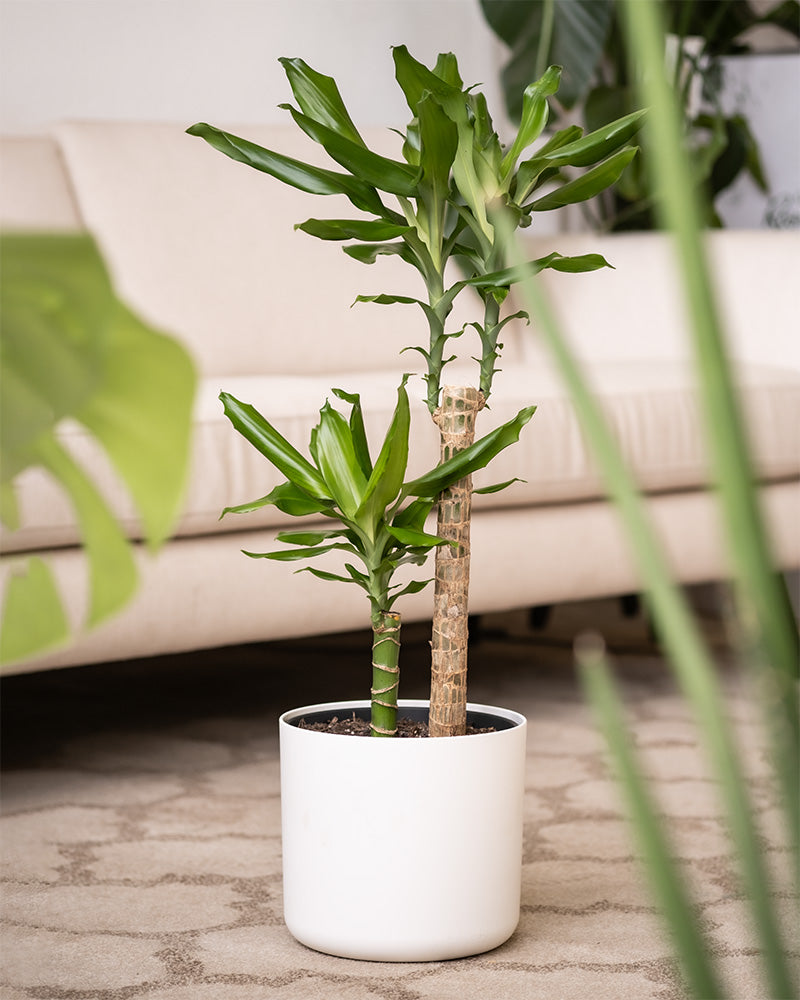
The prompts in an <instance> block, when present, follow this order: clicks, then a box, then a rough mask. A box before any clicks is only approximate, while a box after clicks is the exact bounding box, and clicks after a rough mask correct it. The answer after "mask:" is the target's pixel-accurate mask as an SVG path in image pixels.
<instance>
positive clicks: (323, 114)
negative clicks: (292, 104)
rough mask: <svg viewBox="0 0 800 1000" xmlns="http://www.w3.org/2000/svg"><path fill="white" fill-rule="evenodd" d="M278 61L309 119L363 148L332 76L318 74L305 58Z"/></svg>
mask: <svg viewBox="0 0 800 1000" xmlns="http://www.w3.org/2000/svg"><path fill="white" fill-rule="evenodd" d="M278 62H280V64H281V65H282V66H283V69H284V71H285V73H286V76H287V78H288V80H289V85H290V86H291V88H292V93H293V94H294V96H295V100H296V101H297V103H298V104H299V105H300V107H301V108H302V110H303V112H304V113H305V114H307V115H308V117H309V118H313V119H314V120H315V121H318V122H320V123H321V124H323V125H327V126H328V128H331V129H333V130H334V131H335V132H338V133H339V135H342V136H344V137H345V138H346V139H349V140H350V141H351V142H355V143H358V144H359V145H361V146H363V145H364V140H363V139H362V138H361V135H360V134H359V131H358V129H357V128H356V127H355V125H354V124H353V120H352V118H351V117H350V114H349V112H348V110H347V108H346V107H345V103H344V101H343V100H342V95H341V94H340V93H339V88H338V86H337V85H336V81H335V80H334V79H333V77H331V76H325V75H324V74H323V73H318V72H317V71H316V70H315V69H312V68H311V67H310V66H309V65H308V63H307V62H305V61H304V60H303V59H288V58H286V57H284V58H281V59H279V60H278Z"/></svg>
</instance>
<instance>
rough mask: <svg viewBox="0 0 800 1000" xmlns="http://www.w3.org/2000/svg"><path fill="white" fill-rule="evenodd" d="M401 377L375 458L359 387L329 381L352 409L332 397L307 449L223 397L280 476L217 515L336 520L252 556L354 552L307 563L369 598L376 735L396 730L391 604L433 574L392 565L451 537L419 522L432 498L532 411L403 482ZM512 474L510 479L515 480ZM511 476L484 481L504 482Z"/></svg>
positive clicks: (507, 438) (483, 459) (417, 559)
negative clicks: (323, 565) (270, 512)
mask: <svg viewBox="0 0 800 1000" xmlns="http://www.w3.org/2000/svg"><path fill="white" fill-rule="evenodd" d="M405 383H406V378H404V379H403V381H402V382H401V384H400V386H399V388H398V390H397V405H396V407H395V410H394V413H393V415H392V419H391V421H390V424H389V428H388V430H387V432H386V436H385V438H384V440H383V444H382V445H381V449H380V451H379V453H378V456H377V458H376V459H375V461H374V462H373V460H372V458H371V457H370V450H369V445H368V442H367V435H366V430H365V427H364V419H363V414H362V409H361V400H360V398H359V396H358V395H357V394H355V393H348V392H345V391H343V390H341V389H333V390H332V392H333V394H334V395H335V396H336V397H337V398H338V399H340V400H341V401H343V402H344V403H346V404H349V406H350V413H349V416H346V415H345V414H343V413H342V412H340V411H339V410H338V409H336V408H334V407H333V406H331V404H330V403H329V402H326V403H325V405H324V406H323V407H322V409H321V410H320V420H319V423H318V424H317V425H316V426H315V427H314V428H313V430H312V432H311V439H310V442H309V457H308V458H306V457H305V456H304V455H303V454H302V453H301V452H299V451H298V450H297V449H296V448H295V447H294V446H293V445H292V444H290V443H289V442H288V441H287V440H286V439H285V438H284V437H283V436H282V435H281V434H280V433H279V432H278V431H277V430H276V429H275V427H273V426H272V424H270V423H269V421H268V420H267V419H266V418H265V417H263V416H262V415H261V414H260V413H259V412H258V411H257V410H256V409H255V408H254V407H253V406H251V405H250V404H248V403H242V402H240V401H239V400H237V399H235V398H234V397H233V396H231V395H230V394H229V393H225V392H223V393H222V394H221V396H220V398H221V400H222V402H223V405H224V408H225V413H226V415H227V416H228V418H229V419H230V421H231V423H232V424H233V426H234V427H235V428H236V430H237V431H239V432H240V433H241V434H242V435H243V436H244V437H245V438H246V439H247V440H248V441H249V442H250V443H251V444H252V445H254V446H255V447H256V448H257V449H258V450H259V451H260V452H261V454H262V455H264V457H265V458H267V459H268V460H269V461H270V462H271V463H272V465H273V466H274V467H275V468H276V469H277V470H278V471H279V472H280V473H281V474H282V475H283V476H285V477H286V481H285V482H284V483H281V484H280V485H279V486H277V487H276V488H275V489H274V490H272V491H271V492H270V493H269V494H267V496H265V497H261V498H260V499H259V500H255V501H253V502H250V503H245V504H241V505H239V506H236V507H229V508H226V510H225V511H224V512H223V513H248V512H251V511H253V510H257V509H259V508H261V507H266V506H274V507H277V508H278V509H279V510H281V511H282V512H283V513H285V514H289V515H292V516H296V517H304V516H307V515H318V516H322V517H325V518H328V519H330V520H331V521H333V522H335V526H334V527H331V528H330V529H328V530H318V529H316V528H311V529H305V530H300V531H282V532H280V533H279V534H278V536H277V538H278V541H280V542H283V543H285V544H286V545H288V546H290V547H289V548H286V549H280V550H278V551H275V552H265V553H254V552H248V553H246V554H247V555H249V556H251V557H253V558H256V559H258V558H264V559H277V560H280V561H294V560H307V559H313V558H314V557H316V556H320V555H324V554H325V553H328V552H331V551H333V550H338V551H342V552H345V553H347V555H348V556H350V557H351V558H355V559H356V560H357V561H358V562H359V563H360V567H358V566H355V565H353V563H352V562H346V563H345V566H344V569H345V573H346V575H344V574H341V573H332V572H330V571H328V570H322V569H319V568H318V567H316V566H304V567H302V569H303V570H306V571H308V572H310V573H313V574H314V576H317V577H319V578H320V579H322V580H330V581H335V582H341V583H349V584H355V585H356V586H358V587H361V589H362V590H364V591H365V592H366V595H367V597H368V598H369V603H370V609H371V619H372V632H373V647H372V648H373V656H372V671H373V672H372V691H371V731H372V734H373V735H374V736H394V735H395V733H396V731H397V691H398V684H399V652H400V615H399V614H398V613H397V612H396V611H395V610H394V604H395V602H396V601H397V599H398V598H399V597H402V596H403V594H409V593H417V592H418V591H420V590H422V589H423V588H424V587H425V586H426V585H427V584H428V583H430V582H431V581H430V580H412V581H411V582H410V583H405V584H403V583H398V584H393V583H392V580H393V578H394V574H395V571H396V570H397V569H399V567H401V566H403V565H406V564H409V563H410V564H413V565H417V566H419V565H422V564H423V563H424V562H425V560H426V559H427V557H428V554H429V553H430V551H431V549H434V548H437V547H439V546H442V545H445V544H447V540H446V539H444V538H440V537H439V536H437V535H433V534H430V533H428V532H427V531H426V530H425V522H426V520H427V518H428V515H429V514H430V512H431V510H432V508H433V506H434V503H435V501H436V497H437V496H438V495H439V494H440V493H441V491H442V490H444V489H447V488H448V487H449V486H450V485H452V483H454V482H456V481H457V480H459V479H462V478H463V477H464V476H467V475H471V474H472V473H473V472H476V471H477V470H478V469H482V468H485V467H486V465H487V464H488V463H489V462H490V461H491V460H492V458H493V457H494V456H495V455H497V454H498V453H499V452H501V451H502V450H503V449H505V448H507V447H508V446H509V445H511V444H513V443H514V442H515V441H517V439H518V437H519V433H520V431H521V429H522V428H523V427H524V425H525V424H526V423H527V422H528V421H529V420H530V418H531V416H532V415H533V410H534V408H533V407H528V408H527V409H524V410H521V411H520V412H519V413H518V414H517V416H516V417H514V419H513V420H510V421H509V422H508V423H506V424H503V425H502V426H501V427H498V428H496V429H495V430H493V431H492V432H491V433H489V434H487V435H486V436H485V437H483V438H481V439H480V440H479V441H475V442H474V443H473V444H472V445H471V446H470V447H469V448H466V449H464V450H463V451H460V452H458V454H456V455H454V456H453V457H452V458H451V459H449V460H448V461H446V462H443V463H441V464H440V465H437V466H436V467H435V468H433V469H432V470H431V471H430V472H427V473H425V474H424V475H422V476H418V477H417V478H415V479H412V480H410V481H409V482H405V481H404V480H405V475H406V467H407V463H408V451H409V448H408V439H409V431H410V427H411V415H410V408H409V401H408V393H407V392H406V388H405ZM511 482H513V480H512V481H511ZM508 485H510V482H508V483H502V484H499V485H498V486H494V487H487V490H497V489H502V488H504V487H505V486H508Z"/></svg>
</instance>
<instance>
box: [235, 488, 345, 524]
mask: <svg viewBox="0 0 800 1000" xmlns="http://www.w3.org/2000/svg"><path fill="white" fill-rule="evenodd" d="M270 506H272V507H277V508H278V510H280V511H282V512H283V513H284V514H290V515H291V516H292V517H305V516H307V515H308V514H329V513H330V512H331V510H332V505H331V503H329V502H328V503H326V502H324V501H321V500H318V499H316V498H314V497H310V496H309V495H308V493H306V491H305V490H302V489H300V488H299V487H298V486H295V485H294V484H293V483H282V484H281V485H280V486H276V487H275V489H274V490H272V491H271V492H270V493H268V494H267V495H266V496H264V497H260V498H259V499H258V500H251V501H249V503H242V504H237V505H236V506H235V507H226V508H225V509H224V510H223V511H222V513H221V514H220V517H221V518H222V517H224V516H225V515H226V514H251V513H252V512H253V511H256V510H261V508H262V507H270Z"/></svg>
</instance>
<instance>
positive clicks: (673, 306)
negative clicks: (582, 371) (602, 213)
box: [514, 229, 800, 371]
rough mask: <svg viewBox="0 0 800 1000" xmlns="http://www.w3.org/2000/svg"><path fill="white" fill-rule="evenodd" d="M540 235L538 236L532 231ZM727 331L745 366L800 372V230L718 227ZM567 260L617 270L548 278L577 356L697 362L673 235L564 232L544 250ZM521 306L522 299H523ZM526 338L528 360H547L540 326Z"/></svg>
mask: <svg viewBox="0 0 800 1000" xmlns="http://www.w3.org/2000/svg"><path fill="white" fill-rule="evenodd" d="M528 232H530V230H529V231H528ZM705 240H706V247H707V253H708V261H709V266H710V268H711V272H712V275H713V279H714V288H715V292H716V301H717V304H718V307H719V311H720V315H721V317H722V321H723V326H724V333H725V337H726V340H727V343H728V345H729V347H730V350H731V352H732V354H733V355H734V356H735V357H737V358H738V359H741V360H742V361H750V362H756V363H759V364H766V365H775V366H778V367H783V368H794V369H796V370H798V371H800V336H798V330H799V327H798V317H800V283H799V282H798V275H800V233H798V232H797V231H788V230H786V231H778V230H770V229H757V230H744V229H715V230H709V231H708V232H707V233H706V235H705ZM526 249H527V250H528V252H529V254H530V256H532V257H535V256H541V254H542V253H544V252H548V251H550V250H552V249H556V250H558V251H559V252H560V253H563V254H565V255H576V254H581V253H600V254H602V255H603V256H604V257H605V259H606V260H607V261H608V262H609V264H611V265H613V268H614V270H609V269H607V268H603V269H602V270H600V271H595V272H593V273H591V274H582V275H578V276H577V277H576V276H575V275H571V274H561V273H557V272H555V271H545V272H543V273H542V280H543V283H544V287H545V288H546V290H547V292H548V293H549V297H550V299H551V301H552V303H553V304H554V307H555V312H556V314H557V316H558V318H559V319H560V321H561V325H562V326H563V329H564V331H565V333H566V334H567V336H568V337H569V340H570V343H571V344H572V346H573V347H574V349H575V351H576V353H577V354H578V355H579V356H580V357H583V358H587V359H592V360H595V361H601V360H610V361H615V360H620V359H626V358H641V357H646V358H651V359H652V360H653V361H654V362H657V361H658V360H665V361H666V360H670V361H672V360H682V359H686V358H689V357H691V353H692V348H691V342H690V336H689V328H688V324H687V316H688V313H687V311H686V306H685V298H684V291H683V285H682V281H681V276H680V273H679V270H678V267H677V258H676V253H675V247H674V244H673V240H672V238H671V237H670V236H669V235H667V234H664V233H660V232H641V233H619V234H605V235H598V234H594V233H564V234H561V235H559V236H557V237H549V238H548V239H547V241H545V243H542V244H539V242H538V241H537V240H536V239H535V238H533V239H532V238H530V237H527V238H526ZM514 295H515V297H516V304H517V306H521V304H522V303H521V301H520V296H519V293H518V292H516V293H514ZM535 326H536V325H535V324H534V328H533V330H532V332H531V335H530V336H529V337H528V338H526V340H525V341H524V347H525V353H526V357H527V359H528V360H531V361H532V360H536V359H538V358H539V356H540V354H541V345H540V344H539V343H538V338H537V335H536V329H535Z"/></svg>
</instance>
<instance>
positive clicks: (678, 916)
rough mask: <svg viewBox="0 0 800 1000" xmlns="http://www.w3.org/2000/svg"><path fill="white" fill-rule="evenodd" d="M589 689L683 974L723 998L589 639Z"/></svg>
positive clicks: (698, 991) (585, 664) (707, 994)
mask: <svg viewBox="0 0 800 1000" xmlns="http://www.w3.org/2000/svg"><path fill="white" fill-rule="evenodd" d="M578 660H579V663H580V666H581V678H582V681H583V686H584V690H585V691H586V694H587V696H588V699H589V701H590V703H591V705H592V708H593V710H594V713H595V716H596V718H597V720H598V722H599V724H600V728H601V730H602V732H603V735H604V736H605V739H606V743H607V744H608V747H609V750H610V752H611V758H612V763H613V766H614V770H615V771H616V774H617V778H618V780H619V782H620V784H621V786H622V790H623V793H624V795H625V797H626V799H627V804H628V812H629V814H630V818H631V820H632V822H633V827H634V830H635V832H636V835H637V838H638V841H639V848H640V850H641V852H642V854H643V856H644V859H645V862H646V871H647V875H648V876H649V879H650V881H651V885H652V889H653V892H654V894H655V895H656V898H657V899H658V900H659V903H660V906H661V909H662V911H663V913H664V916H665V918H666V919H667V921H668V923H669V927H670V930H671V932H672V934H673V937H674V940H675V947H676V949H677V950H678V953H679V955H680V956H681V958H682V965H683V971H684V975H685V976H686V978H687V980H688V982H689V983H690V984H691V987H692V993H693V995H694V996H696V997H703V998H704V1000H714V998H721V997H722V996H723V990H722V988H721V985H720V982H719V979H718V977H717V975H716V972H715V969H714V966H713V964H712V962H711V961H710V959H709V957H708V956H709V951H708V947H707V945H706V944H705V935H704V933H703V930H702V928H701V927H700V925H699V922H698V921H697V918H696V917H695V915H694V907H693V905H692V900H691V897H690V895H689V892H688V889H687V888H686V885H685V879H684V875H683V873H682V872H681V870H680V869H679V867H678V865H677V864H676V863H675V861H674V860H673V853H672V850H671V846H670V845H669V843H668V842H667V840H666V837H665V835H664V832H663V822H662V820H661V818H660V817H659V816H658V811H657V807H656V804H655V802H653V801H652V799H651V795H650V792H649V790H648V787H647V784H646V782H645V781H644V778H643V777H642V772H641V769H640V767H639V764H638V762H637V761H636V759H635V757H634V754H633V752H632V750H631V746H630V737H629V735H628V731H627V730H628V727H627V726H626V723H625V717H624V713H623V711H622V705H621V704H620V700H619V695H618V694H617V692H616V690H615V687H614V683H613V681H612V680H611V675H610V672H609V670H608V666H607V663H606V660H605V657H604V655H603V654H602V653H601V652H600V650H599V648H597V649H595V648H593V647H591V646H590V645H589V643H588V642H584V643H583V644H582V645H581V644H579V645H578Z"/></svg>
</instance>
